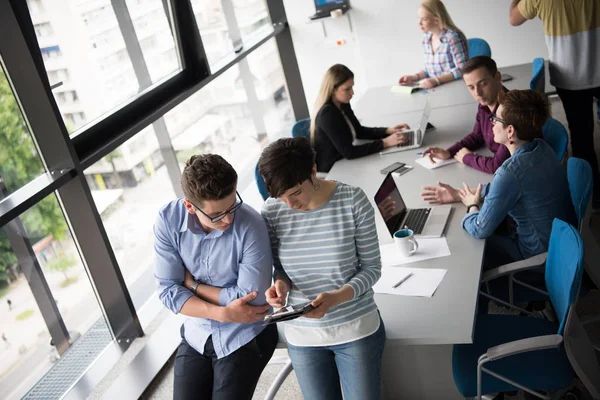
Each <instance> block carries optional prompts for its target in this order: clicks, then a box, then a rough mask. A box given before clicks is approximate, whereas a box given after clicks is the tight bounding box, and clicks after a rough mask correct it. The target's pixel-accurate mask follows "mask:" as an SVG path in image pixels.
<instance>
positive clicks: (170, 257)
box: [154, 154, 277, 400]
mask: <svg viewBox="0 0 600 400" xmlns="http://www.w3.org/2000/svg"><path fill="white" fill-rule="evenodd" d="M236 186H237V174H236V172H235V170H234V169H233V167H232V166H231V165H230V164H229V163H228V162H227V161H225V160H224V159H223V158H222V157H220V156H218V155H214V154H205V155H200V156H193V157H192V158H190V159H189V160H188V162H187V163H186V166H185V168H184V170H183V174H182V178H181V188H182V190H183V193H184V195H185V197H184V198H180V199H177V200H173V201H172V202H170V203H169V204H167V205H166V206H164V207H163V208H162V209H161V210H160V212H159V215H158V218H157V220H156V223H155V225H154V234H155V245H154V249H155V253H156V265H155V273H154V276H155V278H156V282H157V287H158V295H159V298H160V300H161V301H162V303H163V304H164V305H165V307H167V308H168V309H169V310H171V311H173V312H174V313H178V314H179V313H181V314H183V315H185V316H187V318H186V319H185V321H184V323H183V326H182V328H181V335H182V341H181V344H180V345H179V349H178V350H177V356H176V359H175V380H174V390H173V398H174V399H192V398H193V399H211V398H212V399H235V400H237V399H251V398H252V394H253V393H254V388H255V387H256V383H257V381H258V378H259V377H260V374H261V372H262V370H263V369H264V367H265V366H266V364H267V362H268V361H269V359H270V358H271V355H272V354H273V351H274V350H275V345H276V344H277V329H276V327H275V325H270V326H268V327H266V328H265V327H264V326H263V324H262V322H261V320H262V318H263V317H264V316H265V315H266V313H268V312H269V311H270V307H269V305H268V304H266V299H265V291H266V290H267V289H268V288H269V286H270V285H271V271H272V265H273V263H272V258H271V248H270V241H269V235H268V232H267V228H266V226H265V224H264V222H263V219H262V217H261V216H260V214H258V213H257V212H256V211H254V210H253V209H252V208H251V207H250V206H248V205H246V204H243V202H242V199H241V197H240V196H239V194H238V193H237V191H236Z"/></svg>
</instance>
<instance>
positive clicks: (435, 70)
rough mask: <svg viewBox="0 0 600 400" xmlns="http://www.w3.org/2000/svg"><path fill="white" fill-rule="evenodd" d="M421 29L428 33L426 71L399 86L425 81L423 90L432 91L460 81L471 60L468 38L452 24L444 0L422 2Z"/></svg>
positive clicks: (420, 12) (406, 77) (425, 49)
mask: <svg viewBox="0 0 600 400" xmlns="http://www.w3.org/2000/svg"><path fill="white" fill-rule="evenodd" d="M419 27H420V28H421V30H422V31H423V32H424V33H425V36H423V42H422V46H423V52H424V55H425V69H423V70H421V71H419V72H417V73H416V74H414V75H404V76H403V77H401V78H400V80H399V83H400V84H410V83H413V82H417V81H419V80H421V79H423V81H422V82H421V85H420V87H421V88H423V89H429V88H432V87H434V86H438V85H441V84H442V83H446V82H450V81H453V80H455V79H460V77H461V76H462V74H461V72H460V69H461V68H462V66H463V65H464V64H465V63H466V62H467V60H468V59H469V49H468V46H467V38H466V37H465V35H464V34H463V33H462V31H461V30H460V29H458V28H457V27H456V25H454V22H452V18H450V14H448V11H447V10H446V7H445V6H444V3H442V2H441V1H440V0H426V1H424V2H423V3H421V7H419Z"/></svg>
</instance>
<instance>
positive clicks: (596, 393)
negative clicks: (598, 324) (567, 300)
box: [564, 304, 600, 399]
mask: <svg viewBox="0 0 600 400" xmlns="http://www.w3.org/2000/svg"><path fill="white" fill-rule="evenodd" d="M575 308H576V307H575V304H573V305H571V308H570V310H569V315H568V317H567V324H566V327H565V334H564V343H565V352H566V353H567V357H568V358H569V362H570V363H571V366H572V367H573V369H574V370H575V373H576V374H577V376H578V377H579V379H581V382H582V383H583V385H584V386H585V388H586V389H587V390H588V391H589V392H590V394H591V395H592V398H594V399H600V363H599V362H598V357H597V356H596V352H595V350H594V347H593V346H592V342H591V341H590V338H589V336H588V334H587V332H586V331H585V329H584V327H583V324H582V323H581V321H580V320H579V317H578V316H577V312H576V310H575Z"/></svg>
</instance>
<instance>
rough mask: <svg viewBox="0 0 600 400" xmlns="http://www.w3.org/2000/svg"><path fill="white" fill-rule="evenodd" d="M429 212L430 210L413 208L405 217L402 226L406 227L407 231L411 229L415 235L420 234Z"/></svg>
mask: <svg viewBox="0 0 600 400" xmlns="http://www.w3.org/2000/svg"><path fill="white" fill-rule="evenodd" d="M430 211H431V208H415V209H412V210H410V211H409V212H408V214H407V215H406V219H405V220H404V225H406V226H407V227H408V229H411V230H412V231H413V232H414V233H416V234H420V233H422V232H423V228H424V227H425V222H427V217H429V212H430Z"/></svg>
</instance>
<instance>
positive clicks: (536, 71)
mask: <svg viewBox="0 0 600 400" xmlns="http://www.w3.org/2000/svg"><path fill="white" fill-rule="evenodd" d="M529 89H531V90H535V91H536V92H540V93H546V64H545V62H544V59H543V58H541V57H540V58H534V59H533V67H532V71H531V81H530V82H529Z"/></svg>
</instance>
